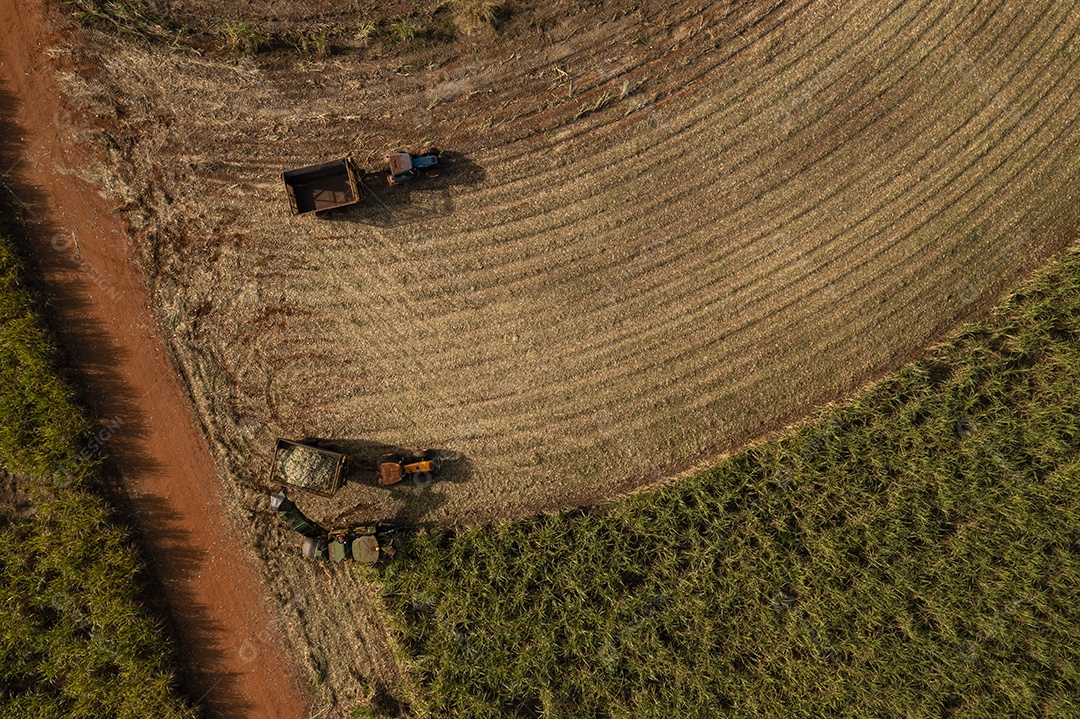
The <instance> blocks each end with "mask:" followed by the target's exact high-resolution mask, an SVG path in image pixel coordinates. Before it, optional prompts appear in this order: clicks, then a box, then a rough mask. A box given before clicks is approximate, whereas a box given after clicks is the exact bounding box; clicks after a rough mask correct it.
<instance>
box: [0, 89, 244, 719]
mask: <svg viewBox="0 0 1080 719" xmlns="http://www.w3.org/2000/svg"><path fill="white" fill-rule="evenodd" d="M16 103H17V100H16V98H15V97H14V96H12V95H11V94H10V93H9V92H8V91H7V89H6V88H3V87H0V230H2V231H3V233H4V234H5V236H6V237H7V238H8V239H9V240H11V242H13V243H14V245H15V251H16V252H17V253H18V255H19V257H18V259H19V261H20V264H21V265H22V270H23V273H22V274H23V277H24V279H25V281H26V283H27V285H28V286H29V287H31V288H32V289H33V290H34V294H35V295H36V297H39V298H48V301H47V302H43V303H39V304H38V306H37V307H36V308H35V309H36V310H37V311H38V313H39V314H40V316H41V317H42V318H43V320H44V323H45V325H46V326H47V329H48V330H49V332H50V334H51V335H52V336H53V337H54V338H56V339H57V340H59V341H58V345H59V347H60V348H62V349H60V350H59V351H57V352H56V353H55V354H54V356H53V357H52V358H51V359H52V360H53V362H54V363H55V365H56V367H57V369H58V370H59V372H60V374H61V375H62V376H63V377H64V379H66V380H68V383H69V385H70V386H72V387H75V388H78V389H77V392H76V401H77V404H80V405H82V406H83V407H86V408H88V409H89V414H90V417H91V419H92V420H94V427H93V429H92V436H90V437H84V438H83V441H84V442H85V444H84V447H83V448H84V449H85V450H87V451H88V454H89V455H90V456H91V457H95V458H98V459H102V460H103V461H102V465H101V467H100V469H98V470H97V471H96V472H95V473H94V475H93V477H92V478H91V479H90V480H89V481H90V484H89V485H88V486H87V488H88V489H91V490H92V491H93V492H94V493H95V494H97V495H99V496H101V497H103V498H104V499H105V500H106V503H107V504H108V505H109V510H110V520H111V521H113V522H114V523H116V524H118V525H121V526H123V527H124V528H125V529H127V530H129V531H130V532H131V534H132V536H133V538H134V542H135V544H136V545H137V547H138V549H139V550H140V552H139V553H140V555H141V557H142V558H143V559H144V560H145V561H146V564H147V565H148V567H147V569H146V570H144V571H142V572H140V573H139V575H138V578H137V582H136V592H137V593H138V596H137V597H136V599H137V600H138V601H139V602H140V603H143V604H144V605H145V606H146V607H148V608H149V610H150V613H152V615H153V618H154V619H155V620H157V621H158V622H159V623H160V624H161V625H163V628H164V630H165V632H164V634H165V635H166V638H167V639H169V640H172V641H173V642H174V643H175V645H176V649H175V651H174V653H173V656H172V657H171V659H173V660H174V661H175V663H176V665H177V666H178V669H179V673H180V689H181V691H182V693H183V694H184V695H186V696H187V698H189V699H190V700H191V701H192V703H193V704H194V705H195V706H196V707H198V709H200V710H203V711H204V712H205V713H206V715H207V716H244V715H247V714H249V713H250V712H251V711H252V707H251V705H250V703H249V702H248V701H247V700H245V699H244V697H243V695H242V694H241V693H240V692H239V691H238V688H237V684H236V679H237V674H236V673H235V672H229V671H228V670H226V669H225V668H224V667H227V666H229V665H231V664H235V662H232V661H229V659H230V657H229V656H228V655H229V652H231V651H235V647H230V646H227V645H226V644H225V642H224V638H225V634H224V632H223V631H222V627H220V626H219V625H218V624H217V623H216V622H215V621H214V620H212V619H209V618H208V617H209V616H210V615H209V612H207V611H206V608H205V607H204V606H203V605H202V604H201V603H200V601H199V599H198V598H197V597H196V596H194V595H193V594H191V593H190V592H188V591H187V590H186V589H185V587H184V584H183V583H182V582H168V581H167V578H169V577H177V576H193V575H198V574H199V573H201V572H202V571H204V570H205V567H206V562H207V559H208V557H207V556H206V554H205V552H202V551H200V550H198V549H193V548H192V544H193V543H192V542H191V541H190V539H189V535H190V532H189V530H187V529H186V528H185V525H184V522H183V517H180V516H179V515H177V514H176V513H175V511H174V510H173V509H172V508H170V506H169V505H168V503H167V502H166V501H164V500H161V499H158V498H156V497H153V496H149V495H142V496H137V497H133V496H131V494H130V493H129V492H128V491H127V486H126V483H125V476H140V475H141V476H154V475H157V474H160V473H161V472H162V471H163V468H162V467H161V465H160V463H159V462H158V461H157V460H156V459H155V458H154V456H153V453H152V452H149V451H148V449H149V447H148V443H149V442H150V439H149V436H150V432H149V429H148V426H147V417H146V416H145V412H144V410H143V409H142V408H141V407H140V405H139V403H138V401H137V393H136V392H135V391H133V390H132V388H131V387H130V385H129V383H128V381H127V380H126V379H125V378H124V376H123V375H122V374H121V373H120V372H119V371H118V370H117V367H118V366H120V365H123V364H125V360H126V359H127V358H128V355H129V354H130V353H129V352H128V350H127V349H125V348H124V347H122V346H120V345H119V344H117V343H116V342H115V341H114V340H113V335H112V334H111V333H110V331H109V330H108V328H107V327H104V326H102V323H101V322H100V321H98V320H95V319H93V318H94V308H93V307H92V306H91V304H90V302H88V301H87V299H86V298H87V297H90V296H93V295H101V294H103V293H104V295H105V296H106V297H113V296H112V295H111V294H110V293H112V292H113V291H114V287H113V286H112V285H110V284H109V283H108V281H107V280H108V278H107V277H106V276H105V275H103V274H101V273H98V272H97V271H95V270H94V268H93V267H92V266H91V265H90V264H89V263H88V262H87V260H85V259H84V257H83V256H82V254H81V252H80V250H79V246H78V242H77V237H76V236H75V235H74V233H75V231H76V230H77V229H78V228H77V227H61V226H60V225H59V224H58V223H56V222H55V221H54V216H53V212H54V208H53V207H52V205H51V203H50V199H49V196H48V195H47V193H46V192H45V191H44V190H43V188H41V187H38V186H36V185H34V184H33V182H32V181H31V180H30V179H29V178H28V177H27V173H25V172H24V170H25V168H27V166H28V163H29V162H30V161H29V160H28V159H25V158H24V156H23V152H24V151H25V148H24V147H22V146H21V145H20V144H19V143H18V141H17V140H18V139H19V138H21V137H23V136H24V134H25V133H23V132H22V131H21V129H20V126H19V125H18V123H17V121H16V119H15V117H16V113H17V110H18V108H19V106H18V105H17V104H16ZM65 230H68V231H69V232H65ZM46 278H48V282H47V281H46ZM58 469H60V470H61V471H59V472H58V474H57V481H59V482H61V483H63V482H65V481H67V479H69V477H65V473H64V472H63V469H62V468H58ZM102 641H103V642H104V645H105V649H106V651H110V645H109V644H108V642H109V638H108V637H107V636H106V637H105V638H104V639H103V640H102ZM116 651H117V652H120V651H122V648H121V647H118V648H117V650H116ZM117 657H118V659H117V661H118V662H121V661H123V658H122V655H120V654H118V655H117Z"/></svg>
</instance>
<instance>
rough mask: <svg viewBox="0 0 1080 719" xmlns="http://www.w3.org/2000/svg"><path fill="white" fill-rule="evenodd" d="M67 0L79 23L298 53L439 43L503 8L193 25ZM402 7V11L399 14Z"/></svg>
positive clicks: (117, 5)
mask: <svg viewBox="0 0 1080 719" xmlns="http://www.w3.org/2000/svg"><path fill="white" fill-rule="evenodd" d="M67 4H68V6H69V7H70V8H71V10H72V11H73V12H74V13H75V15H76V16H77V17H78V18H79V20H80V21H81V22H82V23H83V24H85V25H87V26H89V27H94V28H97V29H99V30H102V31H104V32H108V33H110V34H113V35H118V36H121V37H127V38H136V39H141V40H144V41H148V42H155V43H161V44H165V45H168V46H171V47H174V48H177V47H182V46H189V47H193V48H197V49H199V50H200V51H207V50H210V51H213V50H224V51H226V52H228V53H230V54H233V55H257V54H259V53H263V52H268V51H272V50H293V51H295V52H296V53H298V54H300V55H302V56H315V57H326V56H328V55H330V54H331V53H332V52H333V51H334V50H335V49H337V50H346V49H353V50H360V49H363V48H371V46H372V40H380V41H381V45H382V46H383V47H385V48H388V49H389V48H395V49H397V50H407V49H409V48H412V47H413V46H414V45H416V44H418V43H424V44H433V45H438V44H441V43H447V42H451V41H453V40H454V39H456V38H458V37H463V36H474V35H477V34H479V33H482V32H484V31H486V30H493V29H497V27H498V25H499V22H500V20H501V19H503V18H504V17H506V16H507V15H508V9H507V5H506V3H504V2H502V1H501V0H440V1H439V2H434V3H424V4H419V3H417V4H411V5H409V4H400V3H398V4H389V5H387V6H385V7H383V6H377V7H375V8H372V9H371V12H370V14H369V15H362V14H360V13H358V12H356V11H355V10H353V9H349V8H348V6H345V7H343V8H340V9H338V10H336V11H329V12H324V13H318V12H313V14H312V16H311V17H309V18H305V19H303V20H298V21H295V22H292V23H284V24H281V23H277V22H271V21H269V20H268V19H267V18H265V17H258V16H256V15H253V16H252V17H250V18H249V17H233V18H231V19H221V18H216V17H213V16H211V17H207V18H203V19H202V21H203V22H205V23H207V24H206V25H205V26H199V24H198V21H195V20H193V19H192V18H186V19H185V18H183V17H180V16H174V14H169V13H167V12H164V13H163V12H159V11H158V6H156V5H151V4H149V3H146V2H139V1H138V0H67ZM402 10H407V11H408V13H407V14H401V11H402ZM274 20H275V21H276V20H277V18H274Z"/></svg>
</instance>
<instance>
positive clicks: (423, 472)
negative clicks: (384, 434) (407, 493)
mask: <svg viewBox="0 0 1080 719" xmlns="http://www.w3.org/2000/svg"><path fill="white" fill-rule="evenodd" d="M441 464H442V463H441V462H440V461H439V458H438V457H435V456H434V455H433V453H431V452H419V453H417V454H416V455H414V456H413V457H410V458H409V460H408V461H406V460H405V458H404V457H402V456H400V455H396V454H387V455H383V456H382V457H381V458H380V459H379V467H378V469H379V484H381V485H383V486H387V485H391V484H397V483H398V482H400V481H401V480H403V479H405V477H410V476H411V477H412V478H413V479H415V480H416V481H417V482H419V483H424V484H426V483H427V482H430V481H431V478H432V475H434V474H438V472H439V470H440V469H442V466H441Z"/></svg>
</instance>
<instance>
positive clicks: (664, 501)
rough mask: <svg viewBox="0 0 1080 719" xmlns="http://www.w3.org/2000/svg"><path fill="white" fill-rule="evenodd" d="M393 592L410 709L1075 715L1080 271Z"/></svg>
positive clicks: (1067, 262) (406, 554)
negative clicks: (670, 473)
mask: <svg viewBox="0 0 1080 719" xmlns="http://www.w3.org/2000/svg"><path fill="white" fill-rule="evenodd" d="M382 581H383V582H384V587H383V592H384V596H385V598H386V601H387V603H388V605H389V607H390V608H391V610H392V612H393V614H394V616H395V617H396V621H397V623H398V625H399V626H398V632H399V639H400V642H401V645H402V648H403V650H404V652H405V653H406V655H407V657H408V660H409V661H410V662H411V663H412V664H413V665H414V666H415V669H416V671H417V674H418V676H419V678H420V681H421V686H422V690H421V692H420V693H421V696H419V697H416V698H415V699H414V700H413V705H414V706H415V707H417V708H418V709H420V711H421V714H422V715H425V716H439V717H463V718H464V717H468V718H469V719H480V718H482V717H511V716H522V717H526V716H541V715H542V716H544V717H575V718H580V717H607V716H621V717H672V716H678V717H715V716H784V717H818V716H826V715H829V716H833V715H836V716H840V715H842V716H955V717H961V716H963V717H1001V716H1076V714H1077V712H1078V711H1080V706H1078V699H1077V697H1080V609H1078V606H1077V602H1076V591H1077V587H1078V586H1080V254H1077V252H1076V251H1073V252H1072V253H1070V254H1067V255H1065V256H1063V257H1062V258H1061V259H1060V261H1058V262H1057V263H1056V265H1055V266H1054V268H1053V269H1052V270H1050V271H1049V272H1048V273H1047V274H1045V275H1044V276H1042V277H1041V278H1040V279H1038V280H1037V281H1035V282H1034V283H1033V284H1030V285H1029V286H1026V287H1024V288H1023V289H1021V290H1020V291H1018V292H1017V293H1015V294H1014V295H1013V296H1012V297H1011V298H1010V299H1008V300H1007V301H1006V302H1005V303H1004V305H1003V306H1002V307H1000V308H999V310H998V311H997V312H996V313H995V314H994V315H993V316H992V317H991V318H990V319H988V320H987V321H985V322H981V323H978V324H973V325H969V326H967V327H965V328H964V329H962V330H961V331H960V332H959V333H958V334H957V335H956V336H955V337H954V339H953V340H952V341H950V342H949V343H947V344H946V345H944V346H941V347H939V348H937V349H935V350H934V351H933V352H932V353H931V354H930V355H929V356H928V357H926V358H925V359H924V360H922V361H920V362H917V363H915V364H913V365H911V366H909V367H907V368H905V369H903V370H902V371H900V372H899V373H897V374H896V375H894V376H892V377H891V378H889V379H887V380H884V381H882V382H880V383H878V384H876V385H875V386H873V387H871V388H869V389H868V390H866V391H864V392H862V393H861V394H860V395H859V396H857V397H855V398H854V399H853V400H851V401H850V402H848V403H846V404H844V405H841V406H837V407H835V408H832V409H830V410H828V411H826V412H823V413H822V414H820V415H819V416H818V417H817V418H816V419H814V420H813V421H810V422H808V423H807V424H805V425H804V426H801V427H800V428H798V429H796V430H794V431H793V432H791V433H789V434H786V435H785V436H782V437H779V438H777V439H774V440H772V441H769V442H766V443H763V444H761V445H758V446H754V447H751V448H749V449H747V450H745V451H743V452H741V453H739V454H738V455H736V456H733V457H731V458H729V459H727V460H726V461H724V462H723V463H721V464H720V465H719V466H717V467H715V468H713V469H710V470H708V471H705V472H702V473H700V474H697V475H695V476H692V477H689V478H686V479H683V480H681V481H679V482H677V483H674V484H672V485H670V486H666V487H664V488H662V489H660V490H658V491H654V492H650V493H644V494H639V495H636V496H633V497H630V498H629V499H627V500H625V501H623V502H620V503H618V504H612V505H607V506H602V507H597V508H595V509H592V510H586V511H573V512H565V513H561V514H556V515H553V516H545V517H541V518H536V519H530V520H522V521H516V522H513V523H511V524H508V525H504V526H498V527H487V528H473V529H464V530H460V531H457V532H452V531H444V532H431V533H422V534H419V535H417V536H415V537H414V538H412V539H411V540H410V541H408V542H407V544H406V546H405V548H404V551H402V552H401V553H399V554H398V560H397V561H395V562H394V563H393V564H392V565H390V566H389V567H388V568H387V569H386V570H385V572H384V574H383V577H382Z"/></svg>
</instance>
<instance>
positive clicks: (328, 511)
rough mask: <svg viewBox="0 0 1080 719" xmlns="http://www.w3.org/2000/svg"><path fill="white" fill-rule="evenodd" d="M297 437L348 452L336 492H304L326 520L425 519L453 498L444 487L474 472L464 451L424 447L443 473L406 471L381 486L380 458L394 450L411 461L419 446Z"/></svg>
mask: <svg viewBox="0 0 1080 719" xmlns="http://www.w3.org/2000/svg"><path fill="white" fill-rule="evenodd" d="M297 441H299V442H302V443H304V444H313V445H315V446H318V447H321V448H322V449H329V450H332V451H334V452H341V453H343V454H347V455H349V469H348V472H347V473H346V475H345V481H344V482H343V483H342V486H341V488H340V489H339V490H338V491H337V493H336V494H335V495H334V496H333V497H317V496H315V495H311V494H308V493H304V495H303V496H304V499H303V502H304V505H305V506H306V507H310V508H311V509H312V510H313V511H314V512H315V514H316V515H317V516H318V521H320V522H321V523H322V524H324V526H328V525H340V524H349V523H365V522H370V521H375V520H381V521H385V522H389V523H390V524H394V525H399V526H416V525H420V524H423V520H424V518H425V517H426V516H428V515H430V514H431V513H433V512H435V511H436V510H437V509H439V508H440V507H441V506H443V505H444V504H445V503H446V502H447V501H448V497H447V495H446V494H445V493H444V492H442V491H440V488H442V487H445V486H446V485H447V484H460V483H463V482H467V481H469V479H471V478H472V475H473V463H472V461H471V460H470V459H469V458H468V457H466V456H465V455H463V454H462V453H461V452H457V451H454V450H449V449H437V448H422V450H421V451H424V452H426V453H427V456H428V457H429V458H432V459H437V460H438V461H439V464H440V470H439V472H438V473H436V474H433V475H431V476H430V477H428V478H424V477H415V476H414V477H406V478H405V479H403V480H401V481H400V482H398V483H397V484H392V485H389V486H382V485H380V484H379V480H378V462H379V459H380V458H381V457H383V456H385V455H388V454H389V455H396V456H399V457H404V458H405V460H406V461H409V458H410V457H412V456H413V454H414V452H416V451H417V450H418V448H409V449H407V448H402V447H397V446H394V445H388V444H383V443H381V442H372V441H371V440H366V439H340V438H332V439H331V438H320V437H306V438H304V439H300V440H297ZM297 494H299V493H297Z"/></svg>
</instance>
